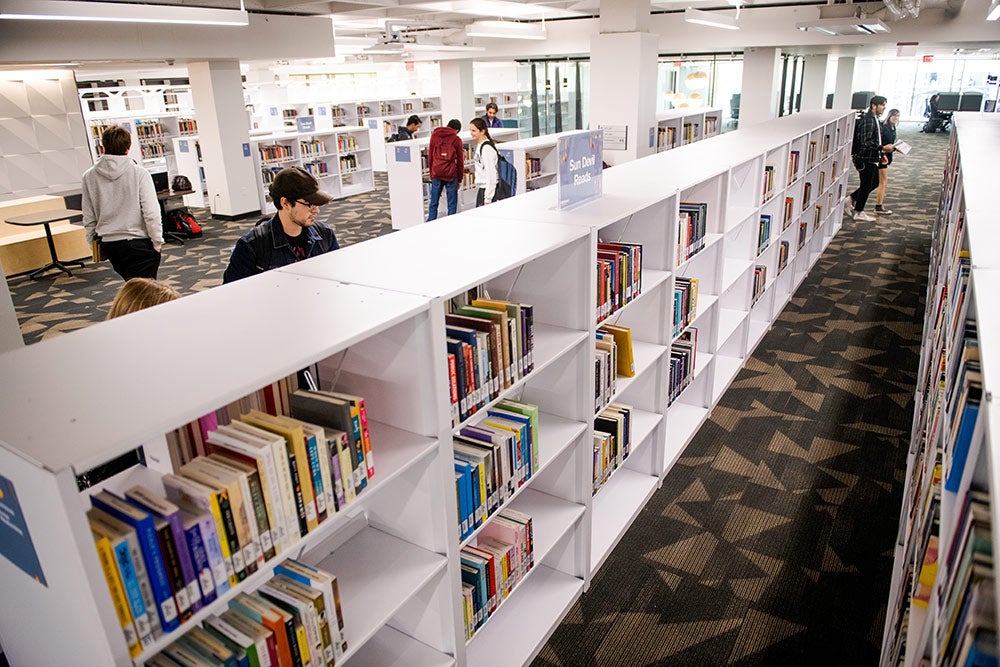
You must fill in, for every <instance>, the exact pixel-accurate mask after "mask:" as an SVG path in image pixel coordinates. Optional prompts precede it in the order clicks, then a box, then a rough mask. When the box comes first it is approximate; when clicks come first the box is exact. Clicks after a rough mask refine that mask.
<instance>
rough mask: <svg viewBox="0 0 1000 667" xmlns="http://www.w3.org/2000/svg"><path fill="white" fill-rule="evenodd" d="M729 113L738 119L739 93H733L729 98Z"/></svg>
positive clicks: (734, 118)
mask: <svg viewBox="0 0 1000 667" xmlns="http://www.w3.org/2000/svg"><path fill="white" fill-rule="evenodd" d="M729 115H730V117H732V119H733V120H739V119H740V94H739V93H733V96H732V97H730V98H729Z"/></svg>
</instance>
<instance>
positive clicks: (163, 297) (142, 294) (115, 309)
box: [107, 278, 181, 320]
mask: <svg viewBox="0 0 1000 667" xmlns="http://www.w3.org/2000/svg"><path fill="white" fill-rule="evenodd" d="M180 297H181V294H180V292H178V291H177V290H175V289H174V288H173V287H170V286H169V285H167V284H165V283H162V282H160V281H159V280H153V279H152V278H132V279H130V280H128V281H126V282H125V285H123V286H122V288H121V289H120V290H118V294H116V295H115V300H114V301H112V302H111V310H109V311H108V318H107V319H109V320H113V319H114V318H116V317H121V316H122V315H128V314H129V313H134V312H136V311H137V310H143V309H144V308H149V307H150V306H156V305H159V304H161V303H166V302H167V301H173V300H174V299H179V298H180Z"/></svg>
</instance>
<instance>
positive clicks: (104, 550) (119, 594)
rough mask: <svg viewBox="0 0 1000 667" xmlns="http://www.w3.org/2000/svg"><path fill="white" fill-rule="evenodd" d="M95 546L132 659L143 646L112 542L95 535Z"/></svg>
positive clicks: (140, 651)
mask: <svg viewBox="0 0 1000 667" xmlns="http://www.w3.org/2000/svg"><path fill="white" fill-rule="evenodd" d="M92 535H93V536H94V544H95V545H96V546H97V556H98V558H100V560H101V569H102V570H103V571H104V580H105V581H107V582H108V591H110V592H111V601H112V602H113V603H114V605H115V615H116V616H118V623H119V624H121V626H122V632H123V633H125V643H126V644H127V645H128V654H129V656H130V657H132V658H134V657H135V656H137V655H139V654H140V653H142V644H141V643H140V642H139V635H138V634H137V633H136V631H135V625H134V624H133V623H132V612H131V611H129V608H128V600H127V599H125V589H124V588H122V580H121V578H120V577H119V575H118V569H117V568H116V567H115V559H114V556H113V555H112V554H111V542H109V541H108V538H106V537H104V536H102V535H98V534H97V533H93V532H92Z"/></svg>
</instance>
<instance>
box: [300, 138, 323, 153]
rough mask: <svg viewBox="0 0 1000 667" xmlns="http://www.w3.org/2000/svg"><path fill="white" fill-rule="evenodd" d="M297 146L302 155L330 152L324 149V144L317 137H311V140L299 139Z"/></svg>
mask: <svg viewBox="0 0 1000 667" xmlns="http://www.w3.org/2000/svg"><path fill="white" fill-rule="evenodd" d="M299 148H300V149H301V150H302V154H303V155H327V154H329V153H330V151H328V150H327V149H326V144H324V143H323V142H322V141H320V140H319V139H313V140H312V141H300V142H299Z"/></svg>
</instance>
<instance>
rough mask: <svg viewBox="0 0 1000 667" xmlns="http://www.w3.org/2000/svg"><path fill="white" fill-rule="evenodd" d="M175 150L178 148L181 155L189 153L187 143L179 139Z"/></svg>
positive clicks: (185, 140)
mask: <svg viewBox="0 0 1000 667" xmlns="http://www.w3.org/2000/svg"><path fill="white" fill-rule="evenodd" d="M177 148H178V149H180V152H181V153H188V152H190V151H189V150H188V142H187V139H181V140H179V141H178V142H177ZM247 157H249V156H247Z"/></svg>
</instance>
